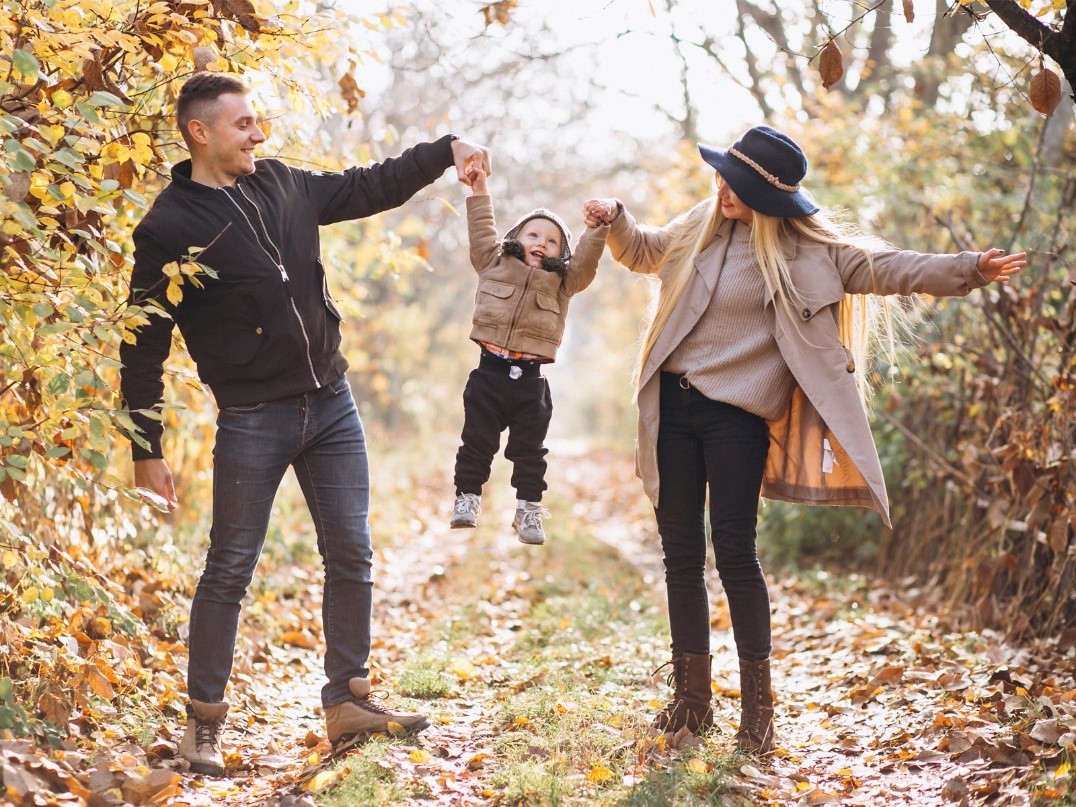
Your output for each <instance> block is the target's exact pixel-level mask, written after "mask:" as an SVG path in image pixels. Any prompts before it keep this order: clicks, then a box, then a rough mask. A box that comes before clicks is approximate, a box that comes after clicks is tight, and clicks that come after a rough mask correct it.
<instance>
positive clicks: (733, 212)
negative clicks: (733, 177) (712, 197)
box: [717, 176, 754, 227]
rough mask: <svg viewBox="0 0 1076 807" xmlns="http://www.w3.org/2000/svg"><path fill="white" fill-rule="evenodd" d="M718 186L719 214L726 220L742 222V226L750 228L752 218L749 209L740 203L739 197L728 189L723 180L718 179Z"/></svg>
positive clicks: (752, 214)
mask: <svg viewBox="0 0 1076 807" xmlns="http://www.w3.org/2000/svg"><path fill="white" fill-rule="evenodd" d="M718 180H719V181H720V183H721V184H720V185H718V188H717V198H718V201H719V202H720V203H721V214H722V215H723V216H724V217H725V218H727V219H734V220H736V221H742V222H743V223H744V224H746V225H748V226H749V227H750V226H751V219H752V217H753V216H754V213H753V212H752V210H751V208H749V207H748V206H747V205H745V204H744V203H743V202H741V201H740V197H739V196H737V195H736V192H735V191H733V190H732V188H730V187H729V185H728V183H727V182H725V180H723V179H721V178H720V176H719V177H718Z"/></svg>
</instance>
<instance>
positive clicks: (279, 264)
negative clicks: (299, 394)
mask: <svg viewBox="0 0 1076 807" xmlns="http://www.w3.org/2000/svg"><path fill="white" fill-rule="evenodd" d="M235 189H236V190H237V191H239V193H240V195H241V196H242V197H243V198H244V199H246V200H247V202H248V203H249V204H250V206H251V207H253V208H254V211H255V212H256V213H257V214H258V223H259V224H261V227H262V233H263V234H264V235H265V240H266V242H268V244H269V246H271V247H272V248H273V252H276V255H275V256H274V255H273V253H272V252H270V251H269V247H267V246H265V244H263V243H262V239H261V237H260V236H259V235H258V231H257V230H256V229H255V228H254V223H253V222H252V221H251V220H250V217H249V216H248V215H247V214H246V211H244V210H243V208H242V207H240V206H239V202H237V201H236V200H235V199H233V198H232V195H231V194H230V193H228V190H227V188H220V190H221V191H223V192H224V196H225V197H226V198H227V199H228V201H229V202H231V203H232V204H233V205H234V206H235V209H236V210H238V211H239V215H241V216H242V217H243V221H245V222H246V223H247V226H248V227H249V228H250V231H251V232H252V233H254V240H255V241H257V242H258V246H260V247H261V248H262V252H264V253H265V254H266V255H268V256H269V260H271V261H272V262H273V263H274V264H276V268H277V269H278V270H279V271H280V280H281V282H282V283H283V284H284V291H285V292H286V293H287V295H288V302H289V303H291V310H292V312H293V313H294V314H295V319H296V320H297V321H298V323H299V331H300V332H301V333H302V335H303V344H304V346H305V347H306V366H307V367H308V368H309V369H310V377H311V378H312V379H314V388H315V389H321V382H320V381H318V374H317V371H316V370H315V369H314V359H313V356H311V354H310V336H309V334H308V333H307V331H306V323H305V322H303V315H302V314H300V313H299V307H298V306H297V305H296V304H295V298H294V297H293V296H292V293H291V282H290V281H291V278H289V277H288V270H287V269H285V268H284V258H283V256H282V255H281V252H280V247H278V246H277V245H276V244H275V243H273V239H272V238H271V237H270V235H269V228H268V227H266V226H265V219H263V218H262V211H261V209H260V208H259V207H258V206H257V205H256V204H254V201H253V200H252V199H251V198H250V197H249V196H247V195H246V193H244V192H243V189H242V188H241V187H239V180H238V179H237V180H236V182H235Z"/></svg>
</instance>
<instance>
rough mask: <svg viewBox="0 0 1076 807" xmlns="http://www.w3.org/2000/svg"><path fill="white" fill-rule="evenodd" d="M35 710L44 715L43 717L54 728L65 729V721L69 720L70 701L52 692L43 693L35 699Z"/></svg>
mask: <svg viewBox="0 0 1076 807" xmlns="http://www.w3.org/2000/svg"><path fill="white" fill-rule="evenodd" d="M37 708H38V709H40V710H41V711H42V712H44V713H45V717H47V718H48V720H49V722H50V723H52V724H53V725H54V726H60V727H61V728H67V721H69V720H70V719H71V701H69V700H68V699H67V698H64V697H63V696H61V695H57V694H55V693H54V692H45V693H43V694H42V695H41V697H40V698H38V699H37Z"/></svg>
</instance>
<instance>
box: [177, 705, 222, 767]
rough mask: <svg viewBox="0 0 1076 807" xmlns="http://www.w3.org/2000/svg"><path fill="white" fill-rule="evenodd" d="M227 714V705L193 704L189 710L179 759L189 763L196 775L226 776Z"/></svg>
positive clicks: (180, 743)
mask: <svg viewBox="0 0 1076 807" xmlns="http://www.w3.org/2000/svg"><path fill="white" fill-rule="evenodd" d="M227 714H228V704H227V702H226V701H222V702H220V703H203V702H202V701H196V700H193V699H192V700H191V704H190V709H188V710H187V730H186V731H184V732H183V738H182V739H181V740H180V741H179V755H180V756H181V757H183V758H184V759H185V760H187V761H188V762H189V763H190V765H191V771H193V772H194V773H205V774H209V775H210V776H223V775H224V754H223V753H222V752H221V750H220V738H221V734H223V733H224V718H225V717H226V716H227Z"/></svg>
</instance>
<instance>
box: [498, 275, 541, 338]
mask: <svg viewBox="0 0 1076 807" xmlns="http://www.w3.org/2000/svg"><path fill="white" fill-rule="evenodd" d="M524 265H526V264H524ZM532 277H534V269H532V268H531V267H529V266H527V279H526V281H525V282H524V283H523V291H522V292H521V293H520V295H519V302H518V303H516V310H515V311H513V312H512V321H511V322H510V323H508V334H507V335H506V336H505V338H504V342H505V347H507V346H508V343H509V342H511V341H512V332H513V331H514V330H515V329H516V325H517V324H518V323H519V315H520V314H522V313H523V302H524V300H526V299H527V289H529V288H530V286H531V278H532Z"/></svg>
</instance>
